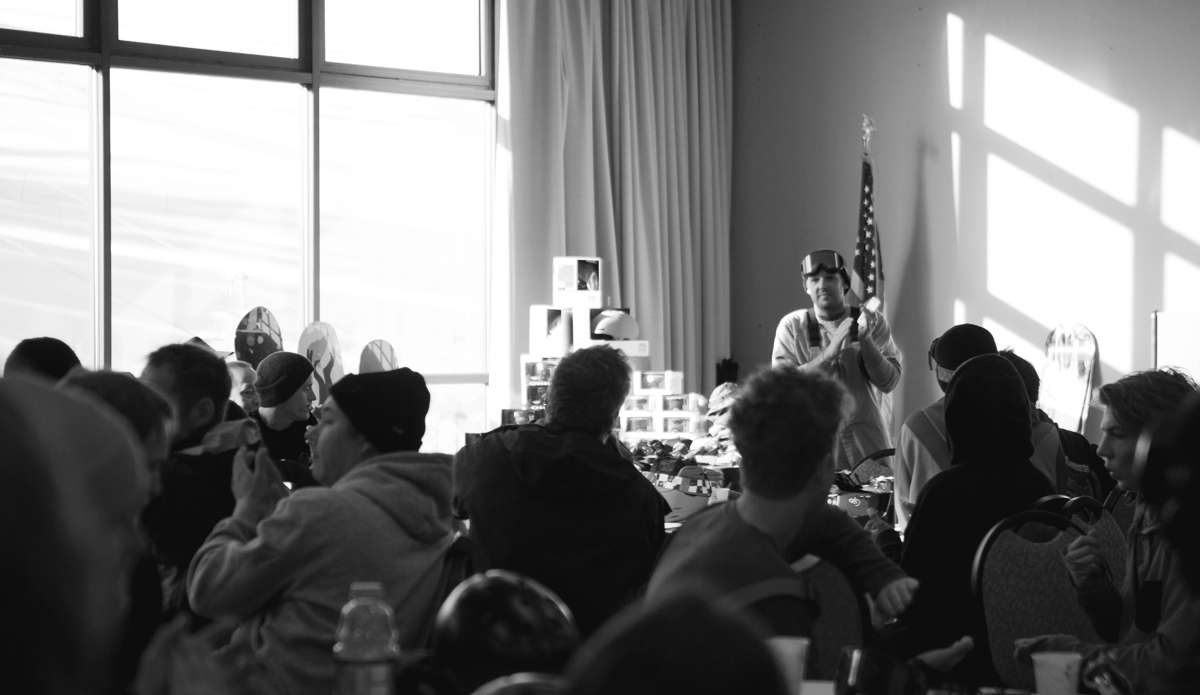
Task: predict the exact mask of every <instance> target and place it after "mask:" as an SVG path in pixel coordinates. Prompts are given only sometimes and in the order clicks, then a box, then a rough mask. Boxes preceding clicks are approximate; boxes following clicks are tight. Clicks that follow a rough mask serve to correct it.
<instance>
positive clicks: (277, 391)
mask: <svg viewBox="0 0 1200 695" xmlns="http://www.w3.org/2000/svg"><path fill="white" fill-rule="evenodd" d="M312 373H313V366H312V364H310V363H309V361H308V360H306V359H304V357H303V356H301V355H297V354H296V353H294V352H274V353H271V354H270V355H267V356H266V358H265V359H263V361H262V362H259V363H258V379H256V380H255V381H254V391H255V393H257V394H258V405H259V406H260V407H262V408H274V407H275V406H277V405H279V404H280V403H282V402H284V401H286V400H287V399H289V398H291V397H292V394H294V393H296V392H297V391H299V390H300V387H301V386H303V385H304V382H305V381H306V380H307V379H308V377H309V375H310V374H312Z"/></svg>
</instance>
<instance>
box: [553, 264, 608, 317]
mask: <svg viewBox="0 0 1200 695" xmlns="http://www.w3.org/2000/svg"><path fill="white" fill-rule="evenodd" d="M551 271H552V272H551V277H552V278H553V280H552V281H553V284H554V291H553V302H554V306H558V307H592V308H596V309H598V308H600V307H602V306H604V290H605V284H604V283H605V277H604V261H602V260H601V259H600V258H599V257H597V256H555V258H554V260H553V261H552V265H551Z"/></svg>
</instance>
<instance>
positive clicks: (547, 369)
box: [525, 362, 557, 381]
mask: <svg viewBox="0 0 1200 695" xmlns="http://www.w3.org/2000/svg"><path fill="white" fill-rule="evenodd" d="M555 366H557V365H555V363H553V362H526V363H525V377H526V378H527V379H529V380H530V381H550V377H552V376H554V367H555Z"/></svg>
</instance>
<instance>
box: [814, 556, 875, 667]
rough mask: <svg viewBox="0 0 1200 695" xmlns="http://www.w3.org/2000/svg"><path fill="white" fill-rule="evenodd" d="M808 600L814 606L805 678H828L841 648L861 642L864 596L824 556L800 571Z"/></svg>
mask: <svg viewBox="0 0 1200 695" xmlns="http://www.w3.org/2000/svg"><path fill="white" fill-rule="evenodd" d="M800 577H801V578H802V579H803V580H804V583H805V585H806V586H807V588H808V595H809V598H810V600H811V601H812V602H813V603H815V604H816V606H817V615H816V618H814V619H813V635H812V645H811V646H810V649H811V650H813V651H812V652H810V653H811V654H812V656H811V657H809V660H808V665H809V668H811V669H812V672H811V675H807V676H805V677H806V678H808V679H809V680H830V679H832V678H833V677H834V675H835V674H836V673H837V670H838V662H839V661H840V660H841V656H842V650H843V649H845V648H846V647H861V646H863V644H864V642H865V640H866V637H867V635H869V634H870V630H871V613H870V609H869V608H868V606H867V602H866V597H865V596H863V595H861V594H856V593H855V592H854V587H852V586H851V585H850V580H849V579H846V575H844V574H842V572H841V570H839V569H838V568H837V567H834V566H833V563H831V562H829V561H828V560H820V561H819V562H817V563H815V564H813V565H812V566H811V567H808V568H807V569H805V570H804V571H803V572H801V573H800Z"/></svg>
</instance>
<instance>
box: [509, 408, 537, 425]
mask: <svg viewBox="0 0 1200 695" xmlns="http://www.w3.org/2000/svg"><path fill="white" fill-rule="evenodd" d="M540 416H541V413H539V412H538V411H536V410H511V409H508V408H505V409H504V410H501V411H500V424H501V425H532V424H533V423H535V422H537V419H538V417H540Z"/></svg>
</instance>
